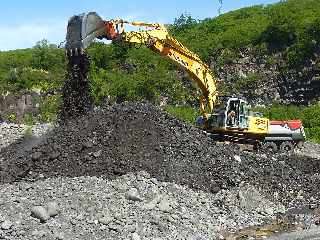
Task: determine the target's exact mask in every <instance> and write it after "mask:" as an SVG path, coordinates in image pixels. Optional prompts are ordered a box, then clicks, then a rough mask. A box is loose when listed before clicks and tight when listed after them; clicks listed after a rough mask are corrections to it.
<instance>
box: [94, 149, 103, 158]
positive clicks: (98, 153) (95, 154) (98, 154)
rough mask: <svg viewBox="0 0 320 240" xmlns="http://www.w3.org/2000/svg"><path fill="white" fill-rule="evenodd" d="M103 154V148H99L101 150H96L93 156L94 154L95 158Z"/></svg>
mask: <svg viewBox="0 0 320 240" xmlns="http://www.w3.org/2000/svg"><path fill="white" fill-rule="evenodd" d="M101 154H102V150H99V151H97V152H94V153H93V156H94V157H95V158H98V157H100V156H101Z"/></svg>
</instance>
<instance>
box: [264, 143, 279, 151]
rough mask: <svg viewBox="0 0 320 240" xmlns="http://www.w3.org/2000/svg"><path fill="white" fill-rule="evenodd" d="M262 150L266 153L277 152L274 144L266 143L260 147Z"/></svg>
mask: <svg viewBox="0 0 320 240" xmlns="http://www.w3.org/2000/svg"><path fill="white" fill-rule="evenodd" d="M262 149H263V150H265V151H268V152H277V151H278V146H277V144H275V143H274V142H266V143H264V144H263V145H262Z"/></svg>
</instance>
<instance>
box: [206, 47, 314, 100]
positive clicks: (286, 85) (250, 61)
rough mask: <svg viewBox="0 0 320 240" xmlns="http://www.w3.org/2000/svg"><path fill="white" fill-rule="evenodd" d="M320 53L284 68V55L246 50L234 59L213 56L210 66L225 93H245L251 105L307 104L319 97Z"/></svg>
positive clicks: (243, 94)
mask: <svg viewBox="0 0 320 240" xmlns="http://www.w3.org/2000/svg"><path fill="white" fill-rule="evenodd" d="M319 56H320V55H319V54H316V53H315V55H314V59H312V60H311V59H310V61H309V62H308V63H307V64H305V65H304V66H299V67H297V68H293V69H292V68H291V69H290V68H287V67H286V61H285V58H284V55H283V54H282V53H277V54H273V55H271V56H270V55H266V54H264V53H262V52H259V51H256V50H253V49H250V48H248V49H245V50H242V51H239V52H238V53H237V57H236V58H234V59H233V58H229V59H227V60H226V59H224V62H223V63H221V60H219V58H217V57H216V58H213V59H212V61H211V68H212V69H214V71H215V73H216V76H217V77H218V79H220V80H221V82H222V83H220V84H221V85H220V86H221V87H220V89H221V88H222V89H223V92H224V93H227V94H236V95H242V96H245V97H246V98H247V99H248V100H249V101H250V102H251V103H253V104H264V105H268V104H270V103H274V102H278V103H284V104H289V103H292V104H302V105H307V104H310V103H311V102H314V101H317V100H319V99H320V58H319ZM220 91H221V90H220Z"/></svg>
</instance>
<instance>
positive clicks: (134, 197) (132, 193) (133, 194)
mask: <svg viewBox="0 0 320 240" xmlns="http://www.w3.org/2000/svg"><path fill="white" fill-rule="evenodd" d="M126 198H127V199H128V200H131V201H142V198H141V197H140V195H139V192H138V189H136V188H131V189H130V190H129V191H128V192H127V193H126Z"/></svg>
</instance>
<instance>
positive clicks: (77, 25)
mask: <svg viewBox="0 0 320 240" xmlns="http://www.w3.org/2000/svg"><path fill="white" fill-rule="evenodd" d="M105 35H106V27H105V22H104V21H103V20H102V18H101V17H100V16H99V15H98V14H97V13H95V12H90V13H84V14H81V15H75V16H73V17H71V18H70V20H69V22H68V28H67V36H66V46H65V48H66V50H67V53H68V54H69V55H78V54H81V53H83V51H84V49H86V48H87V47H89V46H90V44H91V43H92V42H93V40H94V39H95V38H100V37H104V36H105Z"/></svg>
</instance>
